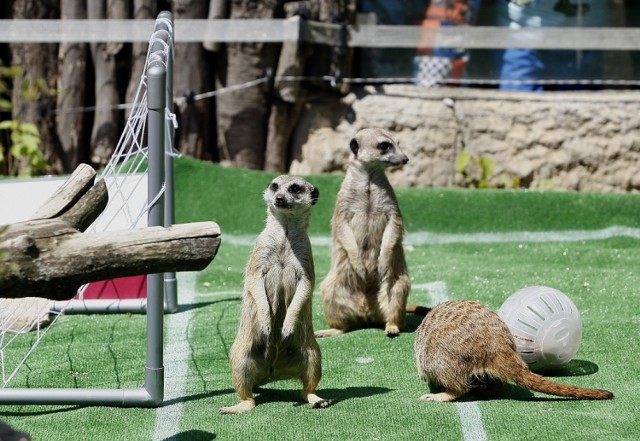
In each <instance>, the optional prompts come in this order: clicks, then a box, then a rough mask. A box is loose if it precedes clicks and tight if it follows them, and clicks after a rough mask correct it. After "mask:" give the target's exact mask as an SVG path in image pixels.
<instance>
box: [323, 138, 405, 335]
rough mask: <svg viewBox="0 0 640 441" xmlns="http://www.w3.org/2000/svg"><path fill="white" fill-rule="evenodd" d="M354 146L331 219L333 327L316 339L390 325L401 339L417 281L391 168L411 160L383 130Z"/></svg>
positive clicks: (326, 284) (328, 293)
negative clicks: (411, 274)
mask: <svg viewBox="0 0 640 441" xmlns="http://www.w3.org/2000/svg"><path fill="white" fill-rule="evenodd" d="M349 146H350V148H351V153H352V156H351V161H350V163H349V166H348V167H347V171H346V174H345V178H344V181H343V182H342V185H341V187H340V191H339V192H338V196H337V200H336V207H335V210H334V213H333V218H332V220H331V236H332V252H331V267H330V270H329V272H328V274H327V276H326V277H325V279H324V280H323V281H322V283H321V285H320V290H321V293H322V297H323V308H324V313H325V317H326V319H327V322H328V324H329V326H330V327H331V329H326V330H320V331H317V332H316V336H318V337H326V336H332V335H338V334H341V333H343V332H347V331H349V330H352V329H357V328H362V327H368V326H381V325H384V327H385V333H386V335H387V336H389V337H395V336H397V335H398V334H399V333H400V330H402V329H403V328H404V323H405V315H406V308H407V297H408V295H409V290H410V288H411V282H410V280H409V273H408V271H407V264H406V262H405V257H404V249H403V246H402V239H403V236H404V223H403V220H402V215H401V213H400V208H399V207H398V201H397V199H396V195H395V192H394V191H393V187H391V184H390V183H389V180H388V179H387V176H386V174H385V169H386V168H388V167H397V166H402V165H404V164H406V163H407V161H408V160H409V159H408V158H407V156H406V155H405V154H404V153H403V152H402V151H401V150H400V148H399V147H398V143H397V142H396V140H395V139H394V138H393V137H392V135H391V134H390V133H389V132H387V131H386V130H383V129H378V128H369V129H363V130H360V131H359V132H358V133H357V134H356V135H355V137H354V138H353V139H352V140H351V142H350V144H349Z"/></svg>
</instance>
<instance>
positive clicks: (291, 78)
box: [54, 75, 640, 114]
mask: <svg viewBox="0 0 640 441" xmlns="http://www.w3.org/2000/svg"><path fill="white" fill-rule="evenodd" d="M273 79H274V81H276V82H318V81H326V82H328V83H330V84H331V85H333V86H335V85H337V84H340V83H345V84H417V83H418V82H419V80H418V79H416V78H415V77H365V78H340V77H336V76H332V75H324V76H295V75H285V76H279V77H273ZM269 81H270V77H269V76H264V77H261V78H258V79H255V80H251V81H248V82H246V83H242V84H234V85H232V86H227V87H224V88H220V89H216V90H212V91H209V92H204V93H199V94H196V95H194V96H193V97H191V98H190V99H193V100H194V101H201V100H204V99H208V98H213V97H216V96H219V95H223V94H226V93H231V92H237V91H240V90H244V89H248V88H251V87H256V86H258V85H260V84H264V83H267V82H269ZM435 84H436V85H447V84H452V85H477V86H498V85H500V84H509V85H543V86H544V85H555V86H574V85H579V86H616V87H629V86H640V80H586V79H566V80H554V79H549V80H500V79H494V80H492V79H472V78H465V79H453V78H445V79H442V80H438V81H436V82H435ZM423 87H424V88H428V86H423ZM185 102H187V97H185V96H179V97H175V98H174V103H175V104H176V105H182V104H184V103H185ZM133 106H134V104H133V103H126V104H118V105H115V106H87V107H76V108H72V109H64V110H63V109H55V110H54V113H56V114H61V113H81V112H94V111H96V110H98V109H104V110H123V109H130V108H133Z"/></svg>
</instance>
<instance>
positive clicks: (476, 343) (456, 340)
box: [415, 300, 613, 402]
mask: <svg viewBox="0 0 640 441" xmlns="http://www.w3.org/2000/svg"><path fill="white" fill-rule="evenodd" d="M415 355H416V364H417V367H418V373H419V374H420V377H421V378H422V379H423V380H426V381H428V382H429V386H430V388H434V389H435V388H443V389H444V391H443V392H440V393H428V394H425V395H423V396H421V397H420V399H421V400H428V401H440V402H446V401H453V400H456V399H458V398H459V397H461V396H462V395H464V394H466V393H467V392H469V391H470V390H471V389H472V387H473V386H474V385H473V384H472V383H473V382H475V381H480V382H483V381H486V384H487V385H488V386H489V388H490V389H491V390H487V392H489V394H488V396H493V395H495V394H497V393H498V392H499V391H500V389H501V388H502V385H503V384H504V383H505V382H507V381H509V380H512V381H514V382H515V383H516V384H518V385H519V386H521V387H524V388H526V389H529V390H534V391H538V392H543V393H546V394H550V395H557V396H561V397H574V398H581V399H591V400H606V399H609V398H613V393H611V392H609V391H608V390H602V389H590V388H586V387H578V386H572V385H567V384H561V383H556V382H555V381H551V380H548V379H546V378H544V377H542V376H540V375H538V374H534V373H533V372H531V371H530V370H529V368H528V367H527V365H526V363H525V362H524V361H523V360H522V357H520V355H518V353H517V352H516V344H515V340H514V338H513V335H512V334H511V331H509V328H508V327H507V325H506V323H504V321H502V319H501V318H500V316H499V315H498V314H497V313H496V312H494V311H492V310H491V309H489V308H487V307H486V306H483V305H482V304H481V303H478V302H474V301H466V300H451V301H447V302H444V303H441V304H439V305H438V306H436V307H434V308H433V309H432V310H431V311H430V312H429V313H428V314H427V316H426V317H425V318H424V319H423V321H422V323H421V324H420V326H419V327H418V329H417V330H416V341H415Z"/></svg>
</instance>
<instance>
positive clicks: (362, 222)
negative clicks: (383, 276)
mask: <svg viewBox="0 0 640 441" xmlns="http://www.w3.org/2000/svg"><path fill="white" fill-rule="evenodd" d="M387 221H388V217H387V215H386V214H385V213H380V212H377V213H376V212H369V213H367V212H364V213H355V215H354V216H353V218H352V219H351V228H352V229H353V232H354V234H355V237H356V242H357V243H358V248H359V249H360V252H361V253H362V258H363V259H364V260H365V262H366V263H365V265H367V266H368V267H369V266H370V264H373V265H377V261H378V255H379V254H380V244H381V243H382V235H383V233H384V229H385V227H386V225H387Z"/></svg>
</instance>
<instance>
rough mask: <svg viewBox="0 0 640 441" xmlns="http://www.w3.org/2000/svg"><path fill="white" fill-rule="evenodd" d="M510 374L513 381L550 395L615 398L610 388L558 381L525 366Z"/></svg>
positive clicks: (591, 398)
mask: <svg viewBox="0 0 640 441" xmlns="http://www.w3.org/2000/svg"><path fill="white" fill-rule="evenodd" d="M510 376H511V377H512V378H513V381H515V382H516V383H517V384H519V385H520V386H522V387H524V388H527V389H529V390H535V391H537V392H542V393H545V394H549V395H556V396H559V397H573V398H580V399H586V400H608V399H610V398H613V393H612V392H610V391H608V390H604V389H592V388H588V387H580V386H573V385H570V384H562V383H556V382H555V381H551V380H547V379H546V378H544V377H542V376H541V375H538V374H535V373H533V372H531V371H529V370H528V369H524V368H519V369H517V370H513V371H512V372H511V375H510Z"/></svg>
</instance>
